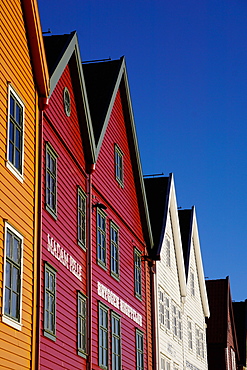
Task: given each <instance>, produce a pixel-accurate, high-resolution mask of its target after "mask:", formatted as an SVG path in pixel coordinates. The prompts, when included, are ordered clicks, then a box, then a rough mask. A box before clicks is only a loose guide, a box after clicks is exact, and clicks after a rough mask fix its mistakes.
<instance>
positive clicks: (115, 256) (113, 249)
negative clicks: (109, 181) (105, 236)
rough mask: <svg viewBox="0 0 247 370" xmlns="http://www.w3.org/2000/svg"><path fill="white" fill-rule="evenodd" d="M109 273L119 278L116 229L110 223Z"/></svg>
mask: <svg viewBox="0 0 247 370" xmlns="http://www.w3.org/2000/svg"><path fill="white" fill-rule="evenodd" d="M110 234H111V273H112V275H113V276H116V277H118V276H119V251H118V227H117V226H116V225H115V224H113V223H111V227H110Z"/></svg>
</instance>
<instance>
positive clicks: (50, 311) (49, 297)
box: [44, 264, 56, 340]
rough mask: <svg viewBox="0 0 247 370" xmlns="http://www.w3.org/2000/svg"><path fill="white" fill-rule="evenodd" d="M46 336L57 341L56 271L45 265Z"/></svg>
mask: <svg viewBox="0 0 247 370" xmlns="http://www.w3.org/2000/svg"><path fill="white" fill-rule="evenodd" d="M44 294H45V297H44V335H45V336H46V337H48V338H50V339H52V340H56V271H55V270H54V269H53V268H52V267H51V266H50V265H48V264H45V291H44Z"/></svg>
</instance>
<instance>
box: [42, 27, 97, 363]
mask: <svg viewBox="0 0 247 370" xmlns="http://www.w3.org/2000/svg"><path fill="white" fill-rule="evenodd" d="M45 48H46V54H47V59H48V66H49V74H50V82H51V92H50V98H49V107H48V108H47V110H46V111H45V114H44V125H43V140H42V150H43V157H42V166H41V167H42V178H43V186H42V209H41V216H42V217H41V220H42V224H41V229H42V240H41V250H40V263H41V266H40V277H39V279H40V284H41V289H40V297H39V301H40V313H39V323H40V324H39V325H40V327H39V329H40V330H39V333H40V338H39V346H40V347H39V364H40V369H51V370H56V369H59V370H61V369H73V370H75V369H85V368H86V361H87V331H86V327H87V325H86V324H87V322H86V320H87V268H86V266H87V263H86V262H87V254H86V248H87V246H86V240H87V232H88V229H87V222H86V217H87V213H88V211H87V207H88V182H89V175H88V173H87V168H86V167H87V163H94V147H93V140H92V136H93V132H92V130H91V129H90V127H91V126H90V120H89V119H88V111H87V100H86V97H85V86H84V79H83V72H82V65H81V60H80V53H79V47H78V41H77V35H76V33H72V34H70V35H62V36H51V37H46V38H45ZM88 168H89V167H88Z"/></svg>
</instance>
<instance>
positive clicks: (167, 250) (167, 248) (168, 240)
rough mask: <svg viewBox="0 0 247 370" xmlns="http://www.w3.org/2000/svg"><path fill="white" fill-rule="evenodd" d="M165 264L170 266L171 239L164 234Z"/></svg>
mask: <svg viewBox="0 0 247 370" xmlns="http://www.w3.org/2000/svg"><path fill="white" fill-rule="evenodd" d="M165 243H166V266H167V267H171V239H170V238H169V237H168V236H167V235H166V241H165Z"/></svg>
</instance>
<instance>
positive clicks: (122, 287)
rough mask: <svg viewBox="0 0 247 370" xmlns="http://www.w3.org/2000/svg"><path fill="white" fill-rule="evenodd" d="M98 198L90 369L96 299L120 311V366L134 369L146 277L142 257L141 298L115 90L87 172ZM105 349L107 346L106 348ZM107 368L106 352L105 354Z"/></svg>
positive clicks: (140, 242)
mask: <svg viewBox="0 0 247 370" xmlns="http://www.w3.org/2000/svg"><path fill="white" fill-rule="evenodd" d="M115 144H117V145H118V146H119V148H120V149H121V150H122V152H123V154H124V187H123V188H122V187H121V186H120V185H119V184H118V182H117V181H116V179H115V168H114V145H115ZM97 202H102V203H103V204H105V205H106V206H107V210H106V211H105V213H106V215H107V219H106V243H107V268H106V270H104V269H103V268H102V267H100V266H99V265H98V264H97V246H96V214H97V212H96V209H95V210H94V211H93V217H92V252H93V253H92V256H93V258H92V260H93V287H92V291H93V317H92V323H93V369H99V366H98V302H99V301H100V302H102V303H104V304H106V305H107V306H108V307H109V309H110V310H113V311H115V312H116V313H118V314H120V315H121V343H122V368H123V369H125V370H127V369H134V368H135V364H136V354H135V329H136V328H138V329H140V330H141V331H143V332H144V364H145V365H144V368H145V369H147V335H146V332H147V321H146V313H147V311H146V309H147V305H146V282H145V267H144V263H145V262H142V300H140V299H138V298H136V297H135V294H134V247H137V248H138V249H139V250H140V251H141V252H143V255H144V254H146V252H145V242H144V237H143V230H142V224H141V219H140V211H139V207H138V202H137V193H136V187H135V183H134V176H133V169H132V163H131V153H130V149H129V142H128V137H127V133H126V124H125V120H124V114H123V107H122V100H121V94H120V91H118V93H117V96H116V100H115V103H114V106H113V109H112V113H111V117H110V121H109V124H108V126H107V129H106V132H105V136H104V140H103V143H102V146H101V149H100V153H99V157H98V161H97V164H96V171H95V173H94V174H93V203H97ZM110 220H112V221H113V222H114V223H115V224H116V225H117V226H118V227H119V261H120V278H119V280H116V279H115V278H114V277H112V276H111V271H110ZM97 282H100V283H102V284H103V285H104V286H105V287H106V288H108V289H110V290H111V291H112V292H113V293H114V294H116V295H117V296H118V297H119V298H120V299H122V300H123V301H125V302H126V303H128V304H129V305H130V306H131V307H132V308H133V309H135V310H136V311H137V312H138V313H139V314H141V315H142V326H140V325H138V324H137V323H136V322H134V321H133V320H132V319H131V318H129V317H127V316H126V315H125V314H123V313H122V312H121V310H119V309H117V308H116V307H114V306H113V305H112V304H111V303H109V302H107V301H105V300H104V299H103V298H102V297H100V296H99V295H98V293H97ZM109 353H111V351H110V352H109ZM109 361H110V362H109V364H110V366H109V369H111V357H110V356H109Z"/></svg>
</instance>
